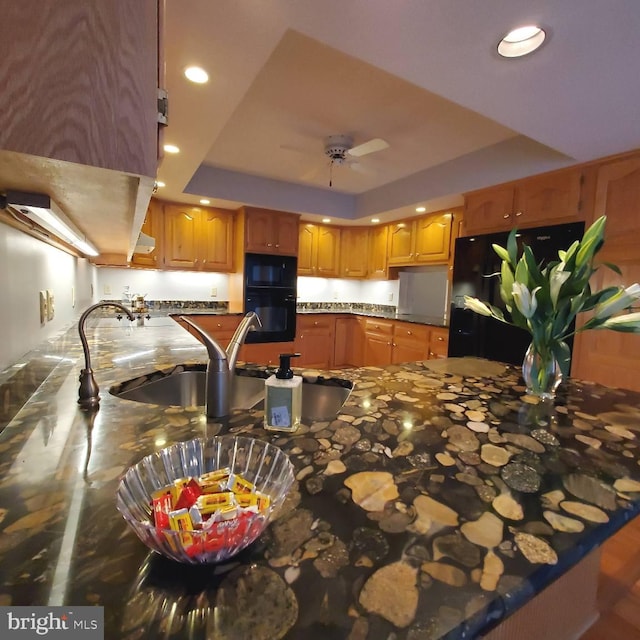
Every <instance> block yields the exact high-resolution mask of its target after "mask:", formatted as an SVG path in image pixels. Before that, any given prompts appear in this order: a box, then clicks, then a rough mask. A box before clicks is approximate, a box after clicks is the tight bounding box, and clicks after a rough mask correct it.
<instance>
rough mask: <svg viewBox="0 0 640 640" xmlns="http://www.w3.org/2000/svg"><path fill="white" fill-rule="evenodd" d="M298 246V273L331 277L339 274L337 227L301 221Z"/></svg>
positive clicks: (338, 231) (338, 230)
mask: <svg viewBox="0 0 640 640" xmlns="http://www.w3.org/2000/svg"><path fill="white" fill-rule="evenodd" d="M298 246H299V249H298V275H301V276H322V277H325V278H333V277H337V276H338V275H339V274H340V229H339V228H338V227H328V226H324V225H320V226H318V225H315V224H311V223H302V224H301V225H300V227H299V239H298Z"/></svg>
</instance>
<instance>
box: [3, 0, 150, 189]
mask: <svg viewBox="0 0 640 640" xmlns="http://www.w3.org/2000/svg"><path fill="white" fill-rule="evenodd" d="M2 20H3V22H4V25H3V27H4V29H3V38H5V39H6V37H7V34H20V36H19V37H14V38H11V44H10V45H9V43H7V46H5V47H3V56H2V64H3V69H5V71H4V72H3V74H2V92H1V93H0V149H3V150H9V151H17V152H19V153H24V154H29V155H32V156H38V157H39V158H52V159H55V160H63V161H66V162H73V163H77V164H81V165H90V166H94V167H102V168H105V169H112V170H115V171H119V172H125V173H130V174H135V175H141V176H149V177H155V176H156V173H157V168H158V148H157V136H158V121H157V112H158V109H157V104H158V103H157V99H158V84H157V81H158V2H157V0H137V1H136V2H29V3H25V4H20V3H13V6H11V7H9V4H7V3H4V4H3V12H2ZM9 70H11V71H9ZM44 175H46V173H45V174H44ZM3 186H5V185H3Z"/></svg>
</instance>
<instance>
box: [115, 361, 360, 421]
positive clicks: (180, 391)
mask: <svg viewBox="0 0 640 640" xmlns="http://www.w3.org/2000/svg"><path fill="white" fill-rule="evenodd" d="M205 378H206V372H205V371H204V370H203V369H200V368H189V369H186V368H185V367H175V368H174V369H173V370H172V371H171V372H170V373H165V372H161V371H156V372H153V373H152V374H150V375H148V376H143V377H140V378H135V379H133V380H128V381H126V382H123V383H121V384H117V385H114V386H113V387H111V388H110V389H109V392H110V393H111V394H112V395H114V396H116V397H118V398H122V399H123V400H133V401H134V402H146V403H149V404H158V405H163V406H169V405H173V406H181V407H187V406H204V404H205ZM350 393H351V383H350V382H349V381H348V380H335V379H334V380H326V381H319V382H315V383H312V382H304V384H303V386H302V417H303V418H306V419H312V420H330V419H332V418H334V417H335V416H336V415H337V414H338V412H339V411H340V408H341V407H342V405H343V404H344V403H345V402H346V400H347V398H348V397H349V394H350ZM263 404H264V378H257V377H254V376H244V375H236V376H234V379H233V385H232V390H231V402H230V406H231V408H232V409H259V408H261V407H262V406H263Z"/></svg>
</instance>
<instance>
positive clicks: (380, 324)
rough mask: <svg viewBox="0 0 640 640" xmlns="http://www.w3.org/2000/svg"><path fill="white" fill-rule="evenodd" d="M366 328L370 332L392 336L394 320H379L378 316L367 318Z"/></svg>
mask: <svg viewBox="0 0 640 640" xmlns="http://www.w3.org/2000/svg"><path fill="white" fill-rule="evenodd" d="M364 330H365V331H366V332H367V333H368V334H375V335H379V336H384V337H388V338H391V337H392V336H393V322H391V321H390V320H379V319H377V318H367V320H366V321H365V325H364Z"/></svg>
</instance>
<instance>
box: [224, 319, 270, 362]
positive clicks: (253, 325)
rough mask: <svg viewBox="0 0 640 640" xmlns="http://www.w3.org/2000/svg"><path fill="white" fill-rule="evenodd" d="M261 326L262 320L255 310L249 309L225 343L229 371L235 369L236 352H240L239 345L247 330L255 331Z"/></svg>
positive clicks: (240, 345) (244, 338)
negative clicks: (227, 342) (226, 343)
mask: <svg viewBox="0 0 640 640" xmlns="http://www.w3.org/2000/svg"><path fill="white" fill-rule="evenodd" d="M261 327H262V321H261V320H260V318H259V317H258V314H257V313H256V312H255V311H249V313H247V314H246V315H245V317H244V318H242V320H241V321H240V324H239V325H238V328H237V329H236V330H235V332H234V334H233V336H232V337H231V340H229V344H228V345H227V360H228V361H229V371H231V373H233V372H234V371H235V368H236V362H237V361H238V353H240V347H242V345H243V344H244V341H245V340H246V338H247V334H248V333H249V331H255V330H256V329H260V328H261Z"/></svg>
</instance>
